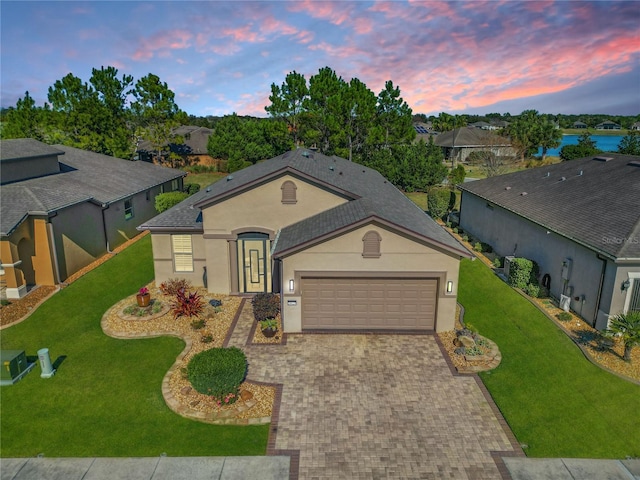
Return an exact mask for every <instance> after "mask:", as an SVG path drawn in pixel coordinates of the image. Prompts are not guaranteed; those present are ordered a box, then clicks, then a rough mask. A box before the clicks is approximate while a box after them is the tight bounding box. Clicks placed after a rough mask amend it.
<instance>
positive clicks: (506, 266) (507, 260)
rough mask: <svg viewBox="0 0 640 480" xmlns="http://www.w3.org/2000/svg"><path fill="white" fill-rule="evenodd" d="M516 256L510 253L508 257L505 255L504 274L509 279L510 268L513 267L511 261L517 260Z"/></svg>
mask: <svg viewBox="0 0 640 480" xmlns="http://www.w3.org/2000/svg"><path fill="white" fill-rule="evenodd" d="M515 258H516V257H514V256H513V255H510V256H508V257H504V270H503V272H504V276H505V277H506V279H507V280H509V269H510V268H511V262H512V261H513V260H515Z"/></svg>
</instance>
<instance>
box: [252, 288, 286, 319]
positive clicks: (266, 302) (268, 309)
mask: <svg viewBox="0 0 640 480" xmlns="http://www.w3.org/2000/svg"><path fill="white" fill-rule="evenodd" d="M251 306H252V307H253V317H254V318H255V319H256V322H261V321H263V320H266V319H267V318H275V317H276V316H277V315H278V313H280V296H279V295H278V294H277V293H258V294H257V295H256V296H255V297H253V298H252V299H251Z"/></svg>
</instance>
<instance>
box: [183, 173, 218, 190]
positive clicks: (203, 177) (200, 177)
mask: <svg viewBox="0 0 640 480" xmlns="http://www.w3.org/2000/svg"><path fill="white" fill-rule="evenodd" d="M227 175H229V174H228V173H223V172H205V173H189V175H187V176H186V177H185V179H184V183H197V184H198V185H200V189H204V188H205V187H208V186H209V185H211V184H212V183H215V182H217V181H218V180H220V179H222V178H224V177H226V176H227Z"/></svg>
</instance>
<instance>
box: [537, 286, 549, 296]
mask: <svg viewBox="0 0 640 480" xmlns="http://www.w3.org/2000/svg"><path fill="white" fill-rule="evenodd" d="M538 298H549V289H548V288H547V287H543V286H542V285H540V293H538Z"/></svg>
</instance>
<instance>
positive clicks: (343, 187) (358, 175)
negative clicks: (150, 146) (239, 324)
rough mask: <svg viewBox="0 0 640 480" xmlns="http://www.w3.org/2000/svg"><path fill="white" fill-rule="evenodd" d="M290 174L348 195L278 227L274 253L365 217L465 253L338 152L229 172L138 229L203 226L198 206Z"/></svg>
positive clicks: (298, 153)
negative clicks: (333, 206)
mask: <svg viewBox="0 0 640 480" xmlns="http://www.w3.org/2000/svg"><path fill="white" fill-rule="evenodd" d="M284 175H292V176H295V177H298V178H300V179H302V180H304V181H307V182H309V183H312V184H315V185H318V186H319V187H321V188H325V189H328V190H330V191H332V192H333V193H335V194H336V195H340V196H342V197H343V198H345V199H347V200H349V201H348V202H346V203H344V204H342V205H339V206H337V207H335V208H332V209H330V210H327V211H324V212H321V213H319V214H317V215H314V216H312V217H310V218H307V219H305V220H302V221H300V222H297V223H295V224H293V225H289V226H287V227H285V228H283V229H282V231H281V232H280V235H278V240H277V242H276V244H275V246H274V255H275V256H284V255H287V254H288V253H292V252H294V251H297V250H298V249H301V248H305V247H306V246H307V245H309V244H311V243H313V242H318V241H322V240H323V239H326V238H329V237H331V236H332V235H336V234H338V233H340V232H341V231H345V230H348V229H351V228H355V227H357V226H359V225H360V224H363V223H368V222H369V221H374V222H378V223H380V224H382V225H386V226H388V227H389V228H392V229H395V230H399V231H402V232H404V233H406V234H408V235H411V236H413V237H414V238H417V239H422V240H424V241H426V242H428V243H430V244H432V245H436V246H439V247H440V248H442V249H444V250H447V251H449V252H452V253H454V254H456V255H461V256H468V255H469V254H468V252H467V251H466V249H465V248H464V247H463V246H462V245H461V244H460V243H458V242H457V241H456V240H455V239H454V238H453V237H452V236H451V235H449V234H448V233H447V232H446V231H445V230H444V229H443V228H442V227H441V226H440V225H438V224H437V223H436V222H435V221H434V220H433V219H432V218H431V217H429V216H428V215H427V214H425V213H424V212H423V211H422V210H420V208H418V207H417V206H416V205H415V204H414V203H413V202H412V201H411V200H409V199H408V198H407V197H406V196H405V195H404V194H403V193H402V192H400V191H399V190H398V189H397V188H396V187H394V186H393V185H392V184H391V183H389V182H388V181H387V180H386V179H385V178H384V177H383V176H382V175H380V174H379V173H378V172H377V171H375V170H372V169H370V168H367V167H364V166H362V165H360V164H357V163H353V162H349V161H348V160H345V159H343V158H339V157H327V156H325V155H322V154H320V153H317V152H312V151H309V150H305V149H297V150H293V151H290V152H287V153H285V154H283V155H280V156H278V157H275V158H272V159H270V160H266V161H264V162H260V163H257V164H255V165H253V166H251V167H248V168H245V169H243V170H240V171H237V172H234V173H232V174H230V175H229V176H228V177H227V179H223V180H220V181H218V182H216V183H213V184H212V185H210V186H209V187H208V188H207V189H205V190H201V191H200V192H198V193H197V194H195V195H193V196H191V197H189V198H188V199H186V200H184V201H183V202H181V203H180V204H178V205H176V206H175V207H173V208H171V209H169V210H167V211H166V212H163V213H162V214H160V215H158V216H156V217H154V218H152V219H151V220H149V221H147V222H146V223H145V224H144V225H141V226H140V227H138V228H139V229H140V230H145V229H149V230H152V231H154V230H156V231H180V230H193V231H202V216H201V214H200V213H201V210H202V209H204V208H206V207H207V206H209V205H212V204H214V203H218V202H221V201H224V200H225V199H227V198H229V197H231V196H233V195H237V194H239V193H241V192H244V191H247V190H250V189H251V188H254V187H255V186H257V185H260V184H263V183H266V182H269V181H271V180H273V179H275V178H278V177H281V176H284Z"/></svg>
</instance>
